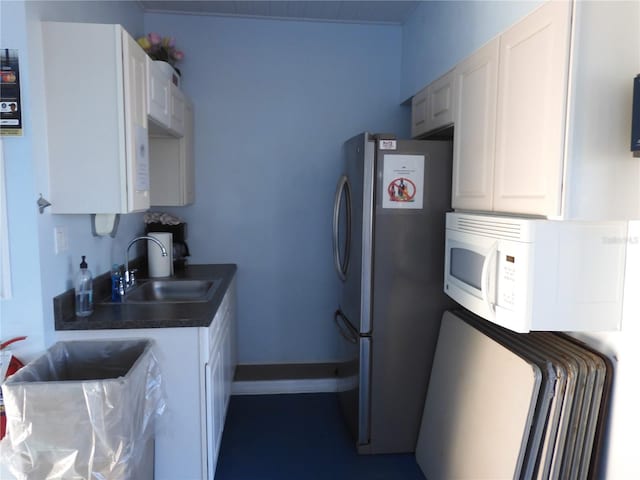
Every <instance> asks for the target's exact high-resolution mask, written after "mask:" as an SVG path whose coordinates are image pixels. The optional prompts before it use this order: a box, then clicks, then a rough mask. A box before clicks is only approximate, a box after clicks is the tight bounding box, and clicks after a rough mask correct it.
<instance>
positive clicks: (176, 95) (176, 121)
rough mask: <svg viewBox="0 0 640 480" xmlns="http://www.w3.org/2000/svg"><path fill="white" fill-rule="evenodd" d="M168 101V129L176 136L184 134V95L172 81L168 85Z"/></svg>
mask: <svg viewBox="0 0 640 480" xmlns="http://www.w3.org/2000/svg"><path fill="white" fill-rule="evenodd" d="M169 103H170V107H171V110H170V111H171V118H170V119H169V130H170V131H171V132H172V133H174V134H175V135H176V136H178V137H181V136H182V135H184V122H185V120H184V119H185V95H184V94H183V93H182V90H180V89H179V88H178V87H177V86H175V85H174V84H173V83H172V84H171V85H169Z"/></svg>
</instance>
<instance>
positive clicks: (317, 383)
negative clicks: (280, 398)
mask: <svg viewBox="0 0 640 480" xmlns="http://www.w3.org/2000/svg"><path fill="white" fill-rule="evenodd" d="M339 384H340V382H339V380H338V379H337V378H300V379H292V380H241V381H237V380H236V381H234V382H233V385H232V386H231V394H232V395H276V394H281V393H327V392H337V391H339V390H340V388H339V386H340V385H339Z"/></svg>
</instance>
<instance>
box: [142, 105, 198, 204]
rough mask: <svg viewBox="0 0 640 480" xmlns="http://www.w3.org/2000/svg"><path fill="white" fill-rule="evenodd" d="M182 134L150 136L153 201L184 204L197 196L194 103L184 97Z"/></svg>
mask: <svg viewBox="0 0 640 480" xmlns="http://www.w3.org/2000/svg"><path fill="white" fill-rule="evenodd" d="M183 101H184V105H183V107H184V114H183V118H182V125H183V132H184V135H183V136H182V137H181V138H172V137H167V136H152V137H151V138H150V139H149V148H150V153H149V156H150V158H151V160H150V171H151V205H154V206H184V205H189V204H191V203H193V202H194V200H195V170H194V168H195V167H194V152H193V138H194V137H193V130H194V124H193V105H192V104H191V102H190V101H189V100H188V99H187V98H186V97H184V98H183Z"/></svg>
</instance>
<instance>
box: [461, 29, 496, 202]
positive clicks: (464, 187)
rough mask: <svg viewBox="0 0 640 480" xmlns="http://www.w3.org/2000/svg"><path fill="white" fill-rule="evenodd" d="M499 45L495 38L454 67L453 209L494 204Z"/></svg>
mask: <svg viewBox="0 0 640 480" xmlns="http://www.w3.org/2000/svg"><path fill="white" fill-rule="evenodd" d="M498 48H499V40H498V39H497V38H496V39H495V40H493V41H491V42H490V43H488V44H487V45H485V46H484V47H482V48H481V49H480V50H478V51H477V52H475V53H474V54H473V55H471V56H470V57H468V58H467V59H465V60H464V61H462V62H461V63H459V64H458V65H457V66H456V68H455V79H454V82H455V94H456V98H455V101H454V105H455V112H454V124H455V134H454V138H453V185H452V199H451V204H452V206H453V208H461V209H469V210H491V209H492V207H493V166H494V155H495V136H496V101H497V92H498Z"/></svg>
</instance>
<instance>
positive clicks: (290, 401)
mask: <svg viewBox="0 0 640 480" xmlns="http://www.w3.org/2000/svg"><path fill="white" fill-rule="evenodd" d="M216 480H424V476H423V475H422V472H421V471H420V468H419V467H418V465H417V464H416V461H415V457H414V455H413V454H403V455H358V454H357V453H356V450H355V446H354V442H353V440H352V439H351V437H350V435H349V433H348V431H347V429H346V427H345V425H344V423H343V420H342V417H341V414H340V409H339V405H338V398H337V396H336V395H335V394H332V393H320V394H304V395H255V396H252V395H248V396H233V397H231V402H230V404H229V411H228V414H227V420H226V424H225V430H224V434H223V436H222V445H221V447H220V455H219V458H218V466H217V471H216Z"/></svg>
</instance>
